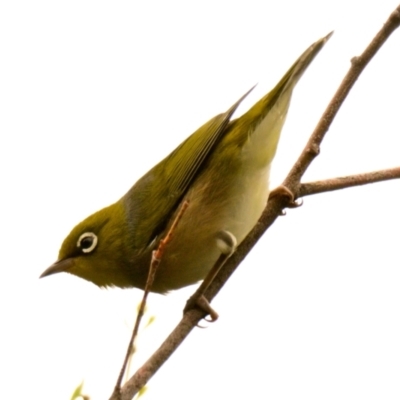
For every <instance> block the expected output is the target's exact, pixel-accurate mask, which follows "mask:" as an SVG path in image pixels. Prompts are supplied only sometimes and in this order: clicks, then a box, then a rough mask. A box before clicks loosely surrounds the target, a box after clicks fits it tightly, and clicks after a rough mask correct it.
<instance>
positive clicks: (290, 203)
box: [268, 185, 303, 208]
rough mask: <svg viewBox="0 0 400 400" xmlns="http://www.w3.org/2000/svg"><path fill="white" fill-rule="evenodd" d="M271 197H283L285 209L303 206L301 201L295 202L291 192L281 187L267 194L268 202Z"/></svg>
mask: <svg viewBox="0 0 400 400" xmlns="http://www.w3.org/2000/svg"><path fill="white" fill-rule="evenodd" d="M273 197H284V198H285V199H286V207H287V208H296V207H300V206H301V205H302V204H303V202H302V201H301V200H300V201H296V199H295V197H294V194H293V192H292V191H291V190H289V189H288V188H287V187H286V186H283V185H280V186H278V187H277V188H275V189H274V190H272V191H271V192H270V194H269V197H268V200H271V199H272V198H273Z"/></svg>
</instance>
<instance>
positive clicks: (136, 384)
mask: <svg viewBox="0 0 400 400" xmlns="http://www.w3.org/2000/svg"><path fill="white" fill-rule="evenodd" d="M399 25H400V5H399V6H398V7H397V9H396V10H395V11H394V12H393V13H392V14H391V15H390V17H389V19H388V20H387V22H386V23H385V24H384V26H383V27H382V29H381V30H380V31H379V32H378V34H377V35H376V36H375V38H374V39H373V40H372V42H371V43H370V45H369V46H368V47H367V48H366V50H365V51H364V52H363V54H362V55H361V56H359V57H354V58H353V59H352V65H351V67H350V70H349V72H348V73H347V74H346V76H345V77H344V79H343V81H342V84H341V85H340V87H339V89H338V90H337V92H336V94H335V95H334V97H333V98H332V100H331V102H330V103H329V105H328V107H327V109H326V111H325V112H324V114H323V115H322V117H321V119H320V121H319V123H318V124H317V126H316V128H315V130H314V132H313V134H312V135H311V137H310V139H309V141H308V143H307V145H306V147H305V148H304V150H303V152H302V154H301V155H300V157H299V159H298V160H297V161H296V163H295V164H294V166H293V168H292V170H291V171H290V172H289V174H288V176H287V177H286V179H285V180H284V182H283V185H284V186H285V187H286V188H287V189H289V190H290V191H291V192H292V193H293V194H294V197H295V198H297V197H299V196H301V195H309V194H313V193H312V190H314V191H315V193H319V192H321V191H325V190H324V189H323V187H324V185H325V186H327V184H326V183H325V184H324V183H323V182H322V183H321V182H316V183H312V184H304V185H301V184H300V180H301V178H302V176H303V175H304V173H305V171H306V170H307V168H308V167H309V166H310V164H311V162H312V161H313V160H314V159H315V157H316V156H317V155H318V154H319V148H320V144H321V142H322V140H323V138H324V136H325V133H326V132H327V131H328V129H329V126H330V125H331V123H332V121H333V119H334V117H335V116H336V114H337V112H338V111H339V109H340V107H341V105H342V104H343V101H344V100H345V98H346V96H347V95H348V93H349V91H350V89H351V88H352V86H353V85H354V83H355V82H356V80H357V79H358V77H359V76H360V74H361V72H362V71H363V69H364V68H365V66H366V65H367V64H368V62H369V61H370V60H371V59H372V57H373V56H374V55H375V54H376V53H377V51H378V50H379V49H380V47H381V46H382V45H383V43H384V42H385V41H386V40H387V39H388V37H389V36H390V34H391V33H392V32H393V31H394V30H395V29H396V28H398V26H399ZM381 172H382V171H381ZM379 173H380V172H377V173H372V174H379ZM365 175H369V174H364V176H365ZM397 177H398V176H393V177H387V178H386V179H394V178H397ZM337 179H338V180H340V179H345V180H346V179H347V180H348V182H347V183H348V185H347V186H343V187H348V186H354V185H355V184H354V185H352V184H351V179H352V177H347V178H337ZM360 179H361V178H360ZM384 179H385V178H382V179H376V181H378V180H384ZM361 180H362V179H361ZM370 182H372V180H371V181H370ZM370 182H366V181H365V182H364V183H370ZM359 184H363V183H359ZM318 185H319V188H320V189H319V190H320V191H319V192H318V189H317V188H316V187H317V186H318ZM331 187H332V188H331V189H326V190H336V189H339V188H342V187H339V184H336V186H335V184H333V183H332V182H331ZM307 188H308V189H307ZM321 188H322V189H321ZM307 190H309V191H310V192H309V193H308V192H307ZM287 204H288V198H287V197H286V198H285V197H284V196H274V197H273V198H272V199H271V200H270V201H269V202H268V204H267V207H266V208H265V210H264V212H263V214H262V215H261V217H260V219H259V221H258V223H257V224H256V226H255V227H254V228H253V229H252V231H251V232H250V233H249V234H248V236H247V237H246V238H245V239H244V241H243V242H242V243H241V244H240V245H239V246H238V248H237V250H236V252H235V253H234V254H233V255H232V256H231V258H230V259H229V260H228V261H227V262H226V263H225V265H224V266H223V267H222V268H221V270H220V271H219V273H218V274H217V276H216V277H215V280H214V281H213V282H212V284H211V285H210V286H209V287H208V289H207V291H206V292H205V293H204V295H205V297H206V298H207V299H209V300H210V301H211V300H212V299H213V298H214V297H215V295H216V294H217V293H218V292H219V291H220V290H221V288H222V287H223V285H224V284H225V282H226V281H227V280H228V279H229V277H230V276H231V275H232V274H233V272H234V271H235V270H236V268H237V266H238V265H239V264H240V262H241V261H242V260H243V259H244V258H245V257H246V255H247V254H248V253H249V251H250V250H251V249H252V248H253V246H254V245H255V244H256V243H257V241H258V240H259V239H260V238H261V236H262V235H263V234H264V232H265V231H266V230H267V229H268V228H269V227H270V226H271V225H272V223H273V222H274V221H275V220H276V219H277V218H278V216H280V215H281V214H282V210H283V209H284V208H285V207H286V206H287ZM203 317H204V312H202V311H200V310H196V309H192V310H190V311H188V312H187V313H185V315H184V316H183V318H182V320H181V321H180V322H179V324H178V325H177V326H176V328H175V329H174V330H173V332H172V333H171V334H170V335H169V336H168V337H167V339H166V340H165V341H164V343H163V344H162V345H161V346H160V347H159V348H158V350H156V352H155V353H154V354H153V355H152V356H151V357H150V358H149V359H148V360H147V361H146V363H145V364H144V365H143V366H142V367H141V368H139V370H138V371H137V372H136V373H135V374H134V375H133V376H132V377H131V378H130V379H129V381H128V382H127V383H126V384H125V385H124V387H123V388H122V391H121V394H122V400H130V399H132V397H133V396H134V395H135V394H136V393H137V392H138V390H139V389H140V388H141V387H143V386H144V385H145V384H146V383H147V382H148V381H149V379H150V378H151V377H152V376H153V375H154V374H155V373H156V372H157V370H158V369H159V368H160V367H161V365H162V364H163V363H164V362H165V361H166V360H167V359H168V358H169V356H170V355H171V354H172V353H173V352H174V351H175V349H176V348H177V347H178V346H179V345H180V344H181V343H182V341H183V340H184V339H185V338H186V336H187V335H188V334H189V333H190V331H191V330H192V329H193V328H194V327H195V326H196V325H197V324H198V322H199V321H200V320H201V319H202V318H203Z"/></svg>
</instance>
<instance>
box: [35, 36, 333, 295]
mask: <svg viewBox="0 0 400 400" xmlns="http://www.w3.org/2000/svg"><path fill="white" fill-rule="evenodd" d="M330 36H331V34H329V35H327V36H326V37H324V38H322V39H320V40H318V41H317V42H315V43H314V44H312V45H311V46H310V47H309V48H308V49H307V50H306V51H305V52H304V53H303V54H302V55H301V56H300V57H299V58H298V60H297V61H296V62H295V63H294V64H293V65H292V67H291V68H290V69H289V70H288V71H287V72H286V74H285V75H284V76H283V78H282V79H281V80H280V81H279V83H278V84H277V85H276V86H275V88H274V89H272V90H271V91H270V92H269V93H268V94H267V95H265V96H264V97H263V98H262V99H261V100H259V101H258V102H257V103H256V104H255V105H254V106H253V107H252V108H251V109H250V110H249V111H247V112H246V113H245V114H244V115H242V116H241V117H239V118H237V119H231V118H232V115H233V113H234V112H235V111H236V109H237V107H238V106H239V104H240V103H241V102H242V100H243V99H244V98H245V97H246V96H247V95H248V94H249V92H250V91H251V90H252V89H250V91H249V92H247V93H246V94H245V95H244V96H243V97H241V98H240V99H239V100H238V101H237V102H236V103H235V104H234V105H233V106H232V107H231V108H230V109H229V110H228V111H226V112H225V113H222V114H219V115H217V116H216V117H214V118H212V119H211V120H210V121H208V122H207V123H205V124H204V125H203V126H202V127H200V128H199V129H198V130H197V131H196V132H194V133H193V134H192V135H191V136H189V137H188V138H187V139H186V140H185V141H184V142H183V143H181V144H180V145H179V146H178V147H177V148H176V149H175V150H174V151H173V152H172V153H171V154H170V155H168V156H167V157H166V158H164V159H163V160H162V161H161V162H160V163H158V164H157V165H156V166H155V167H153V168H152V169H151V170H150V171H148V172H147V173H146V174H145V175H144V176H143V177H142V178H140V179H139V180H138V181H137V182H136V183H135V185H134V186H133V187H132V188H131V189H130V190H129V191H128V192H127V193H126V194H125V195H124V196H123V197H122V198H121V199H120V200H118V201H117V202H116V203H114V204H112V205H110V206H108V207H106V208H103V209H102V210H100V211H98V212H96V213H94V214H93V215H91V216H89V217H88V218H86V219H85V220H84V221H82V222H81V223H79V224H78V225H77V226H75V228H73V229H72V231H71V233H70V234H69V235H68V236H67V238H66V239H65V240H64V242H63V244H62V246H61V249H60V252H59V256H58V261H57V262H55V263H54V264H53V265H52V266H50V267H49V268H48V269H46V270H45V271H44V272H43V274H42V275H41V277H44V276H48V275H52V274H55V273H58V272H68V273H70V274H73V275H76V276H79V277H81V278H84V279H86V280H88V281H91V282H93V283H94V284H96V285H98V286H118V287H121V288H128V287H137V288H141V289H143V288H144V286H145V284H146V280H147V275H148V271H149V265H150V260H151V255H152V251H153V250H154V249H156V248H157V246H158V244H159V242H160V240H161V239H163V238H164V237H165V235H166V233H167V232H168V229H169V228H170V226H171V224H172V222H173V221H174V219H175V217H176V215H177V213H178V211H179V209H180V208H181V204H182V202H184V201H187V202H188V203H189V206H188V207H187V209H186V211H185V212H184V213H183V215H182V218H181V220H180V221H179V223H178V224H177V226H176V228H175V229H174V231H173V235H172V238H171V241H170V242H169V243H168V245H167V246H166V248H165V251H164V253H163V256H162V259H161V263H160V265H159V267H158V269H157V273H156V276H155V279H154V283H153V285H152V287H151V291H153V292H158V293H165V292H168V291H170V290H174V289H179V288H181V287H184V286H187V285H191V284H193V283H196V282H198V281H199V280H202V279H204V278H205V276H206V275H207V273H208V272H209V271H210V269H211V268H212V266H213V265H214V264H215V262H216V261H217V259H218V258H219V256H220V255H221V253H223V252H224V251H225V250H224V243H223V241H224V238H226V237H227V235H228V236H229V237H231V238H232V240H233V242H236V243H238V244H239V243H240V242H241V241H242V240H243V239H244V238H245V236H246V235H247V234H248V233H249V231H250V230H251V229H252V228H253V226H254V225H255V224H256V222H257V220H258V218H259V217H260V215H261V213H262V211H263V209H264V208H265V206H266V203H267V200H268V195H269V184H268V180H269V174H270V169H271V163H272V160H273V158H274V156H275V153H276V149H277V145H278V141H279V136H280V133H281V130H282V126H283V124H284V122H285V118H286V114H287V112H288V108H289V103H290V98H291V95H292V92H293V89H294V87H295V86H296V84H297V82H298V81H299V79H300V78H301V76H302V75H303V73H304V71H305V70H306V69H307V67H308V66H309V65H310V63H311V62H312V60H313V59H314V57H315V56H316V55H317V54H318V52H319V51H320V50H321V48H322V47H323V46H324V44H325V43H326V41H327V40H328V39H329V37H330ZM221 238H222V239H221ZM225 245H226V246H228V245H229V244H226V243H225ZM231 245H233V244H231Z"/></svg>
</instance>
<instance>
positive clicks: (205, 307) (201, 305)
mask: <svg viewBox="0 0 400 400" xmlns="http://www.w3.org/2000/svg"><path fill="white" fill-rule="evenodd" d="M193 308H198V309H200V310H202V311H204V312H205V313H206V315H209V316H210V319H207V318H204V319H205V320H206V321H207V322H215V321H216V320H217V319H218V317H219V315H218V313H217V312H216V311H215V310H214V309H213V308H212V307H211V305H210V303H209V301H208V300H207V299H206V298H205V297H204V296H203V295H201V296H199V297H197V296H192V297H190V298H189V300H188V301H187V302H186V306H185V308H184V309H183V312H184V313H185V312H187V311H189V310H192V309H193ZM200 328H202V327H200Z"/></svg>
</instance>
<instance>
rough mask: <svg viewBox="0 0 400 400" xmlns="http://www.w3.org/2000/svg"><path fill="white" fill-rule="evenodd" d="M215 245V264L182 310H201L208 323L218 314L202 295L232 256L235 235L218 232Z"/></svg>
mask: <svg viewBox="0 0 400 400" xmlns="http://www.w3.org/2000/svg"><path fill="white" fill-rule="evenodd" d="M216 242H217V243H216V244H217V247H218V249H219V251H220V252H221V255H220V256H219V258H218V260H217V261H216V263H215V264H214V265H213V267H212V268H211V270H210V271H209V272H208V274H207V276H206V277H205V279H204V281H203V282H202V283H201V285H200V286H199V288H198V289H197V290H196V292H195V293H194V295H193V296H191V297H190V298H189V300H188V301H187V302H186V306H185V308H184V310H183V312H184V313H185V312H186V311H188V310H191V309H193V308H199V309H200V310H203V311H204V312H205V313H206V314H208V315H209V316H210V319H206V320H207V321H209V322H214V321H216V320H217V319H218V313H217V312H216V311H215V310H214V309H213V308H212V307H211V305H210V303H209V301H208V300H207V299H206V298H205V296H204V293H205V292H206V290H207V289H208V287H209V286H210V284H211V283H212V282H213V280H214V278H215V277H216V275H217V274H218V272H219V270H220V269H221V268H222V266H223V265H224V264H225V262H226V261H227V260H228V258H229V257H230V256H231V255H232V253H233V252H234V251H235V249H236V246H237V240H236V237H235V235H233V234H232V233H231V232H229V231H220V232H218V235H217V237H216Z"/></svg>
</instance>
